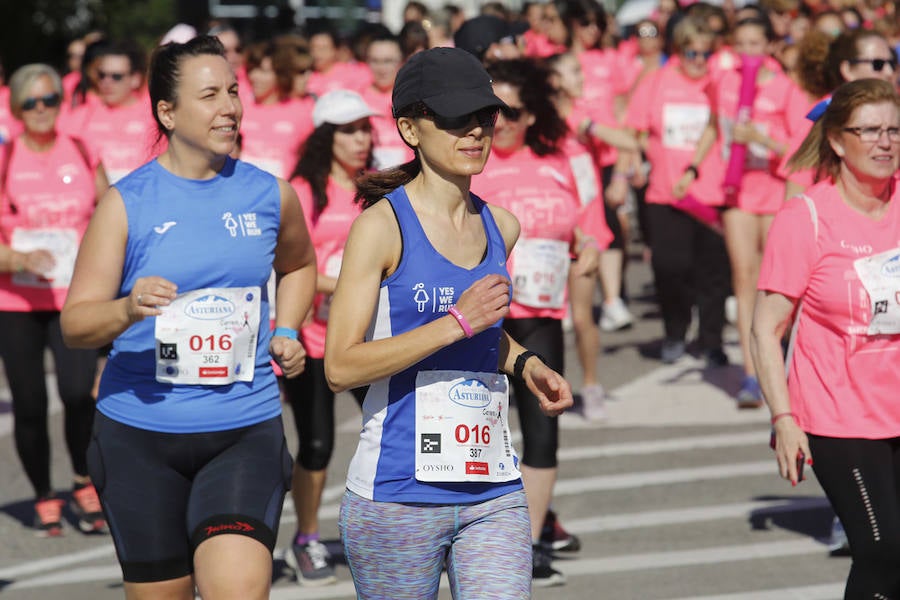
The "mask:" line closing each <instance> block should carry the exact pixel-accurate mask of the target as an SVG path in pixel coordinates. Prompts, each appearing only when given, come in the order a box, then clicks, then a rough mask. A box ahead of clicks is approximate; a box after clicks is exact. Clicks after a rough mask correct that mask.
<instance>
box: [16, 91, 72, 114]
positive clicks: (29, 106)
mask: <svg viewBox="0 0 900 600" xmlns="http://www.w3.org/2000/svg"><path fill="white" fill-rule="evenodd" d="M61 100H62V98H61V97H60V95H59V94H57V93H56V92H53V93H52V94H47V95H45V96H38V97H37V98H33V97H32V98H25V101H24V102H22V110H24V111H29V110H34V109H35V108H37V105H38V102H40V103H41V104H43V105H44V108H56V107H57V106H59V103H60V101H61Z"/></svg>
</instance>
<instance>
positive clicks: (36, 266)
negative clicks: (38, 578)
mask: <svg viewBox="0 0 900 600" xmlns="http://www.w3.org/2000/svg"><path fill="white" fill-rule="evenodd" d="M62 94H63V89H62V81H61V80H60V78H59V75H58V74H57V73H56V71H54V70H53V68H52V67H49V66H47V65H43V64H30V65H26V66H24V67H21V68H19V69H18V70H17V71H16V72H15V73H13V76H12V78H11V79H10V96H9V102H10V104H9V106H10V110H11V112H12V114H13V116H15V118H16V119H18V120H19V122H20V123H21V125H22V130H23V131H22V133H21V134H20V135H19V136H17V137H15V138H13V139H12V140H10V141H9V143H7V144H5V145H3V146H2V149H0V201H2V205H0V265H2V269H0V270H2V275H0V328H2V330H3V342H2V343H0V358H2V360H3V366H4V368H5V371H6V377H7V380H8V381H9V387H10V390H11V392H12V401H13V424H14V430H15V431H14V437H15V441H16V451H17V452H18V454H19V459H20V460H21V461H22V466H23V467H24V469H25V474H26V476H27V477H28V480H29V481H30V483H31V485H32V487H33V488H34V492H35V497H36V502H35V513H36V519H35V528H36V533H37V534H38V535H39V536H58V535H61V534H62V506H63V505H64V502H63V500H62V499H61V498H59V497H58V496H57V495H56V493H55V492H54V489H53V486H52V484H51V481H50V439H49V437H48V434H47V389H46V383H45V368H44V352H45V349H46V348H49V349H50V351H51V352H52V353H53V358H54V361H53V362H54V365H55V368H56V377H57V388H58V390H59V395H60V397H61V399H62V402H63V406H64V409H65V417H64V419H65V439H66V446H67V449H68V452H69V457H70V459H71V463H72V471H73V472H74V485H73V488H72V496H71V498H72V509H73V511H74V512H75V514H76V515H77V516H78V526H79V529H81V530H82V531H84V532H93V531H102V530H103V529H104V528H105V526H106V525H105V522H104V519H103V514H102V513H101V510H100V501H99V500H98V498H97V492H96V490H95V489H94V486H93V485H92V483H91V478H90V476H89V475H88V466H87V456H86V452H87V447H88V443H89V442H90V438H91V426H92V423H93V418H94V399H93V397H92V396H91V388H92V386H93V381H94V372H95V368H96V363H97V353H96V352H95V351H92V350H75V349H70V348H68V347H67V346H66V345H65V344H64V343H63V338H62V333H61V331H60V310H61V309H62V306H63V301H64V300H65V298H66V293H67V291H68V288H69V282H70V280H71V278H72V268H73V265H74V263H75V255H76V253H77V252H78V246H79V243H80V241H81V237H82V235H84V232H85V229H86V228H87V224H88V220H89V219H90V218H91V214H92V213H93V211H94V205H95V204H96V202H97V199H98V198H99V197H100V195H101V194H102V193H103V192H104V191H106V188H107V181H106V175H105V173H104V171H103V167H102V166H101V165H100V163H99V160H98V159H97V157H96V156H94V155H93V154H91V153H90V152H89V151H88V150H87V148H86V147H85V145H84V143H83V142H81V140H78V139H76V138H72V137H69V136H67V135H65V134H61V133H59V132H58V131H57V128H56V122H57V118H58V117H59V111H60V104H61V102H62Z"/></svg>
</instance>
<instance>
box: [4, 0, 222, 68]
mask: <svg viewBox="0 0 900 600" xmlns="http://www.w3.org/2000/svg"><path fill="white" fill-rule="evenodd" d="M191 4H194V5H195V7H196V6H204V7H205V5H206V2H205V0H190V1H189V2H178V1H177V0H0V59H2V61H3V65H4V67H5V68H6V72H7V75H8V74H10V73H12V71H14V70H15V69H16V68H17V67H19V66H21V65H23V64H27V63H31V62H46V63H49V64H51V65H53V66H55V67H57V68H60V69H63V70H64V66H65V64H64V63H65V56H66V46H67V45H68V43H69V42H70V41H71V40H73V39H75V38H78V37H80V36H82V35H84V34H85V33H87V32H89V31H93V30H100V31H104V32H106V33H107V34H108V35H109V36H111V37H113V38H125V39H131V40H134V41H136V42H138V43H139V44H141V45H142V46H143V47H145V48H148V49H149V48H152V47H153V46H154V45H155V44H156V43H157V41H158V40H159V39H160V38H161V37H162V35H163V34H165V32H166V31H168V29H169V28H170V27H172V25H174V24H175V23H178V22H179V21H182V20H185V17H187V16H189V15H187V14H186V13H189V12H190V9H191V6H190V5H191Z"/></svg>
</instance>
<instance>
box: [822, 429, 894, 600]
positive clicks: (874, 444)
mask: <svg viewBox="0 0 900 600" xmlns="http://www.w3.org/2000/svg"><path fill="white" fill-rule="evenodd" d="M808 437H809V449H810V451H811V452H812V455H813V460H814V461H815V464H814V468H815V471H816V477H817V478H818V480H819V483H820V484H822V488H823V489H824V490H825V493H826V494H827V495H828V499H829V500H830V501H831V505H832V506H833V507H834V511H835V513H837V516H838V518H840V520H841V523H842V524H843V525H844V530H845V531H846V532H847V539H848V540H849V542H850V553H851V555H852V557H853V565H852V567H851V568H850V576H849V577H848V578H847V588H846V590H845V591H844V598H845V599H847V600H851V599H852V600H860V599H865V600H869V599H873V598H874V599H892V600H900V438H893V439H883V440H866V439H857V438H831V437H822V436H818V435H809V436H808Z"/></svg>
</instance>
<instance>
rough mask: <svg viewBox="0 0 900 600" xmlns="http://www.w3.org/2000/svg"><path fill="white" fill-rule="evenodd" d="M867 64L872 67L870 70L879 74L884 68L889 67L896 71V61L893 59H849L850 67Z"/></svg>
mask: <svg viewBox="0 0 900 600" xmlns="http://www.w3.org/2000/svg"><path fill="white" fill-rule="evenodd" d="M864 63H868V64H870V65H872V70H873V71H876V72H878V73H880V72H881V71H882V69H884V67H885V66H887V65H890V66H891V70H892V71H896V70H897V61H896V60H894V59H893V58H851V59H850V64H851V65H861V64H864Z"/></svg>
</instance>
